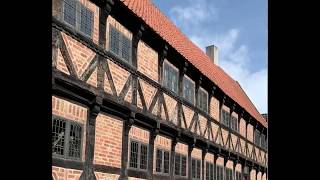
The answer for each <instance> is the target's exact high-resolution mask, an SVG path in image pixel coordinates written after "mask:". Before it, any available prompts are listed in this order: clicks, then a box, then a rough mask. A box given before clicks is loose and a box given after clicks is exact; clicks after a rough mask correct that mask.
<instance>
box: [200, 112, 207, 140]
mask: <svg viewBox="0 0 320 180" xmlns="http://www.w3.org/2000/svg"><path fill="white" fill-rule="evenodd" d="M207 121H208V120H207V118H205V117H204V116H201V115H199V124H200V130H201V133H202V134H204V130H205V129H206V127H207ZM207 133H208V130H206V134H205V138H208V134H207ZM199 135H200V133H199Z"/></svg>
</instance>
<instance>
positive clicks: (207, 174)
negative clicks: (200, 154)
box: [206, 162, 210, 180]
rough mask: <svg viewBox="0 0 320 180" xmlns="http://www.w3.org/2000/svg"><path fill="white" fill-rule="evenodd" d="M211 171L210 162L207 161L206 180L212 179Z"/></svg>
mask: <svg viewBox="0 0 320 180" xmlns="http://www.w3.org/2000/svg"><path fill="white" fill-rule="evenodd" d="M209 172H210V167H209V163H208V162H206V180H209V179H210V176H209Z"/></svg>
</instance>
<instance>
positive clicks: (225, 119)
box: [222, 110, 230, 127]
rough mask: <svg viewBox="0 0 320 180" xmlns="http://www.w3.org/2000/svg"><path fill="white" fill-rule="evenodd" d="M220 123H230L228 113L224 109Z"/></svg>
mask: <svg viewBox="0 0 320 180" xmlns="http://www.w3.org/2000/svg"><path fill="white" fill-rule="evenodd" d="M222 124H224V125H226V126H228V127H229V125H230V113H228V112H227V111H225V110H222Z"/></svg>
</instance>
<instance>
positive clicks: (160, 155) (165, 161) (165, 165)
mask: <svg viewBox="0 0 320 180" xmlns="http://www.w3.org/2000/svg"><path fill="white" fill-rule="evenodd" d="M169 162H170V157H169V151H165V150H160V149H157V153H156V172H159V173H164V174H169Z"/></svg>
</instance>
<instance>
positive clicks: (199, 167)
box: [197, 160, 201, 179]
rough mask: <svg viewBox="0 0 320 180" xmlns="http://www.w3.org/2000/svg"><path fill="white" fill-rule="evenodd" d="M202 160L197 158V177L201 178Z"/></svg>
mask: <svg viewBox="0 0 320 180" xmlns="http://www.w3.org/2000/svg"><path fill="white" fill-rule="evenodd" d="M200 172H201V161H200V160H197V179H200Z"/></svg>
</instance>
